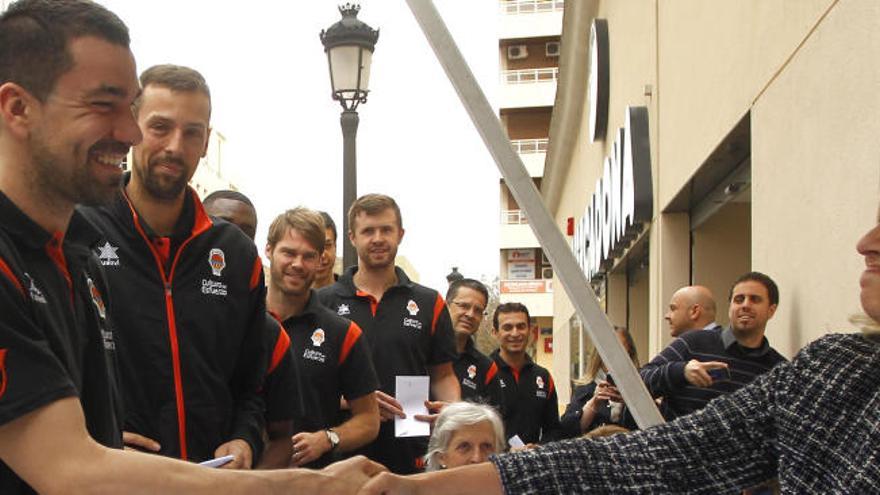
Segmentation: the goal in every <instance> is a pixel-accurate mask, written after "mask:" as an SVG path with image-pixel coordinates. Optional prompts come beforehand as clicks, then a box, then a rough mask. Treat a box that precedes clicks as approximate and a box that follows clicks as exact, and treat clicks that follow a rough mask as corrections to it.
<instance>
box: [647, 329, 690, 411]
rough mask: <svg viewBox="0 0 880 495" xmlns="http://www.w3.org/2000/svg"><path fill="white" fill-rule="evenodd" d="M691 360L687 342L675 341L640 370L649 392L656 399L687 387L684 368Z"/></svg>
mask: <svg viewBox="0 0 880 495" xmlns="http://www.w3.org/2000/svg"><path fill="white" fill-rule="evenodd" d="M691 358H692V356H691V353H690V350H688V346H687V343H686V341H685V340H684V339H683V338H678V339H675V340H673V341H672V343H671V344H669V345H668V346H666V348H665V349H663V350H662V351H660V354H657V355H656V356H654V359H652V360H651V362H649V363H648V364H646V365H644V366H643V367H642V369H640V370H639V375H641V377H642V381H643V382H645V386H646V387H647V388H648V392H650V393H651V395H652V396H654V397H662V396H664V395H668V394H671V393H674V392H675V391H677V390H679V389H681V388H682V387H684V386H686V385H687V380H685V378H684V367H685V366H686V365H687V363H688V361H690V360H691Z"/></svg>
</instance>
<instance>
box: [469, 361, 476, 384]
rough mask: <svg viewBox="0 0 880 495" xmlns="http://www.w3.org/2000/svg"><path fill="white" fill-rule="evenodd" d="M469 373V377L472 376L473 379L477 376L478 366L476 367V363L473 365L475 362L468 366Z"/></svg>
mask: <svg viewBox="0 0 880 495" xmlns="http://www.w3.org/2000/svg"><path fill="white" fill-rule="evenodd" d="M467 374H468V378H470V379H471V380H473V379H474V378H476V376H477V367H476V366H475V365H473V364H472V365H470V366H468V369H467Z"/></svg>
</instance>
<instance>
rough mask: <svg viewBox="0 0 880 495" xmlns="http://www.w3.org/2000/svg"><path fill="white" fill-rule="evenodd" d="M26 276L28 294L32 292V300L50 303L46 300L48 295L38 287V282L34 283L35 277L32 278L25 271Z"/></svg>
mask: <svg viewBox="0 0 880 495" xmlns="http://www.w3.org/2000/svg"><path fill="white" fill-rule="evenodd" d="M24 278H25V280H26V281H27V285H28V294H30V296H31V300H32V301H34V302H38V303H40V304H49V302H48V301H46V296H44V295H43V291H41V290H40V288H39V287H37V284H36V283H34V279H33V278H31V276H30V274H29V273H25V274H24Z"/></svg>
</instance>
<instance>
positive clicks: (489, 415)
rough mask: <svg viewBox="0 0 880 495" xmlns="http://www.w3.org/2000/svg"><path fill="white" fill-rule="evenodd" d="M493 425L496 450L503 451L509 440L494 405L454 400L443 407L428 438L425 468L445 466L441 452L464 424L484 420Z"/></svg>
mask: <svg viewBox="0 0 880 495" xmlns="http://www.w3.org/2000/svg"><path fill="white" fill-rule="evenodd" d="M484 421H486V422H488V423H489V424H490V425H492V431H494V432H495V452H503V451H504V450H505V449H506V448H507V440H506V439H505V438H504V423H502V422H501V416H499V415H498V412H497V411H496V410H495V409H494V408H493V407H492V406H488V405H486V404H475V403H473V402H467V401H462V402H454V403H452V404H449V405H448V406H446V407H444V408H443V411H441V412H440V415H439V416H438V417H437V421H435V422H434V432H433V433H431V439H430V440H428V453H427V454H425V470H426V471H437V470H439V469H442V468H443V467H444V466H441V464H440V454H442V453H444V452H446V449H448V448H449V442H450V441H452V437H453V435H455V432H456V431H458V430H459V428H462V427H464V426H473V425H477V424H480V423H482V422H484Z"/></svg>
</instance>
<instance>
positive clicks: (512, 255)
mask: <svg viewBox="0 0 880 495" xmlns="http://www.w3.org/2000/svg"><path fill="white" fill-rule="evenodd" d="M507 261H535V250H534V249H510V250H508V251H507Z"/></svg>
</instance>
